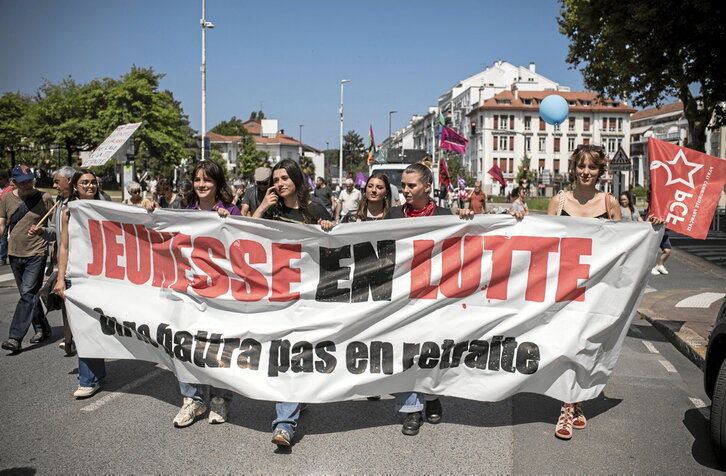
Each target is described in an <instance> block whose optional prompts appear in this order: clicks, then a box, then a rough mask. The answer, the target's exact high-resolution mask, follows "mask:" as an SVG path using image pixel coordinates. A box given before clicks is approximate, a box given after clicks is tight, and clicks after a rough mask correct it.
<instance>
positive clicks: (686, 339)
mask: <svg viewBox="0 0 726 476" xmlns="http://www.w3.org/2000/svg"><path fill="white" fill-rule="evenodd" d="M638 315H639V316H640V318H641V319H645V320H646V321H648V322H649V323H650V324H651V325H652V326H653V327H655V328H656V329H657V330H658V331H659V332H660V333H661V334H663V336H665V338H666V339H668V340H669V341H670V342H671V344H673V346H674V347H675V348H676V349H678V350H679V351H680V353H681V354H683V355H684V356H686V358H687V359H688V360H690V361H691V362H693V363H694V364H696V367H698V368H699V369H701V370H703V369H704V368H705V367H706V348H707V347H708V341H707V340H706V339H704V338H703V337H701V336H700V335H698V334H696V332H695V331H693V330H692V329H690V328H689V327H687V326H684V325H681V324H680V323H678V322H674V321H669V320H667V319H654V318H652V317H650V316H647V315H645V314H643V313H642V312H640V311H638Z"/></svg>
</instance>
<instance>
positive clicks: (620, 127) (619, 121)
mask: <svg viewBox="0 0 726 476" xmlns="http://www.w3.org/2000/svg"><path fill="white" fill-rule="evenodd" d="M618 132H623V118H622V117H618Z"/></svg>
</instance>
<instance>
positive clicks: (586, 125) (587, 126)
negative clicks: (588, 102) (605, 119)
mask: <svg viewBox="0 0 726 476" xmlns="http://www.w3.org/2000/svg"><path fill="white" fill-rule="evenodd" d="M582 130H583V131H585V132H590V118H589V117H584V118H582Z"/></svg>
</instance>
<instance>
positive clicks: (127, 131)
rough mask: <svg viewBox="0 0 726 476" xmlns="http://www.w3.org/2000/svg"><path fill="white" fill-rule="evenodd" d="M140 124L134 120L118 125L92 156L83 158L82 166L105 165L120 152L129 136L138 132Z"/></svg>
mask: <svg viewBox="0 0 726 476" xmlns="http://www.w3.org/2000/svg"><path fill="white" fill-rule="evenodd" d="M140 125H141V123H140V122H134V123H132V124H122V125H120V126H118V127H117V128H116V129H114V131H113V132H112V133H111V135H110V136H108V137H106V140H104V141H103V142H102V143H101V145H99V146H98V147H96V150H94V151H93V153H92V154H91V155H90V156H88V157H87V158H84V159H83V162H82V163H81V166H82V167H91V166H94V165H103V164H105V163H106V162H108V160H109V159H110V158H111V157H113V155H114V154H115V153H116V152H118V150H119V149H120V148H121V146H122V145H124V144H125V143H126V141H127V140H128V139H129V137H131V135H132V134H133V133H134V132H136V129H138V128H139V126H140Z"/></svg>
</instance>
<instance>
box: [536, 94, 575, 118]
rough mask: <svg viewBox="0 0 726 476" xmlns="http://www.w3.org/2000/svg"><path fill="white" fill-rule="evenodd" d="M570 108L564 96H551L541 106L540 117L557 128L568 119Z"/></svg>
mask: <svg viewBox="0 0 726 476" xmlns="http://www.w3.org/2000/svg"><path fill="white" fill-rule="evenodd" d="M568 112H569V107H567V101H565V98H563V97H562V96H558V95H557V94H551V95H549V96H547V97H546V98H544V99H543V100H542V102H541V103H540V104H539V117H541V118H542V119H544V121H545V122H546V123H547V124H552V125H553V126H557V125H560V124H562V122H563V121H564V120H565V119H567V114H568Z"/></svg>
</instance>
